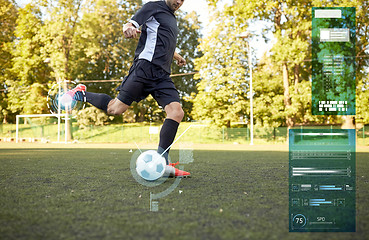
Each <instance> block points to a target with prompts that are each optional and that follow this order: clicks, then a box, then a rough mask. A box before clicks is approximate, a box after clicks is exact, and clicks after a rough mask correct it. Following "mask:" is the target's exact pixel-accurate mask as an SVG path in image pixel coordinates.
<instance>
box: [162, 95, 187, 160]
mask: <svg viewBox="0 0 369 240" xmlns="http://www.w3.org/2000/svg"><path fill="white" fill-rule="evenodd" d="M164 110H165V112H166V114H167V117H166V119H165V120H164V123H163V126H162V127H161V131H160V141H159V147H158V152H159V153H160V154H161V153H163V152H164V151H165V153H164V155H163V156H164V157H165V159H166V160H167V164H169V161H168V154H169V149H168V148H169V146H170V145H171V144H172V143H173V141H174V138H175V136H176V134H177V130H178V126H179V123H180V122H181V121H182V118H183V116H184V112H183V110H182V107H181V104H180V103H179V102H171V103H169V104H167V105H166V106H165V107H164Z"/></svg>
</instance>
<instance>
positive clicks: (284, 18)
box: [194, 0, 369, 127]
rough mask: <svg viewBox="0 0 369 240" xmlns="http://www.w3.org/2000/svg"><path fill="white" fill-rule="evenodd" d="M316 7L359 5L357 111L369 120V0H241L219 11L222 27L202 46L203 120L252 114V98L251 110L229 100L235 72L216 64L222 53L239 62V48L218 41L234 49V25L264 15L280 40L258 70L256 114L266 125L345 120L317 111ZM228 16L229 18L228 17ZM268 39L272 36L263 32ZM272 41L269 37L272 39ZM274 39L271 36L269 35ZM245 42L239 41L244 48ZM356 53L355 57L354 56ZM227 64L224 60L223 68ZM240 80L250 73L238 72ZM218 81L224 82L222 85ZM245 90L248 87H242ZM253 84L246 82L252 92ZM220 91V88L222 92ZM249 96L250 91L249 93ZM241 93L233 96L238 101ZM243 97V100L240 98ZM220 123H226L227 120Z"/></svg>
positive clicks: (238, 27)
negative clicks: (313, 29)
mask: <svg viewBox="0 0 369 240" xmlns="http://www.w3.org/2000/svg"><path fill="white" fill-rule="evenodd" d="M219 2H220V1H218V0H209V1H208V3H209V4H210V5H211V6H217V5H218V6H219ZM312 6H344V7H351V6H355V7H356V10H357V11H356V14H357V15H356V16H357V17H356V20H357V33H356V36H357V45H356V49H357V50H356V53H357V58H356V63H357V83H358V84H357V86H358V99H357V100H358V101H362V103H357V112H358V114H359V116H360V118H361V119H363V120H364V119H367V118H366V117H365V116H366V114H365V113H366V112H369V107H368V104H365V102H366V100H365V99H366V97H367V94H368V93H367V92H368V91H367V90H366V89H367V85H366V83H365V81H364V78H365V76H366V74H367V72H366V71H365V68H367V66H368V64H369V62H368V61H369V58H368V52H369V51H368V49H369V43H368V41H369V39H368V37H367V36H368V34H369V27H368V24H367V22H368V16H369V14H368V9H369V8H368V2H367V1H363V0H354V1H347V0H341V1H328V2H322V1H318V0H317V1H308V0H299V1H292V0H287V1H283V2H278V1H254V0H253V1H247V2H245V1H243V0H235V1H233V3H232V4H231V5H230V6H225V7H224V9H223V10H222V11H221V13H220V14H219V15H215V17H214V18H213V22H214V24H216V26H217V27H216V30H215V31H213V32H212V33H211V34H210V36H209V38H208V39H205V40H204V41H203V42H202V43H201V45H200V49H201V50H202V51H203V52H204V57H202V58H200V59H199V60H198V62H197V65H196V67H197V68H198V69H199V70H200V69H201V70H200V77H201V83H200V84H198V87H199V94H198V95H197V96H196V98H195V100H194V101H195V103H194V105H195V111H196V112H197V116H198V117H199V118H201V119H208V120H211V121H213V122H218V124H219V122H223V123H222V124H223V125H224V124H225V123H226V122H227V121H234V120H237V117H236V116H237V115H239V114H240V113H242V114H247V113H248V107H247V104H248V103H247V102H242V101H241V104H242V106H243V107H246V109H243V110H241V111H240V112H237V110H238V109H237V108H236V106H237V104H236V102H234V103H233V102H232V104H231V105H229V107H228V108H227V107H225V106H227V101H225V99H229V98H227V96H228V97H229V96H232V94H233V93H232V87H231V86H232V84H229V83H227V80H229V81H230V82H231V83H233V82H234V80H233V78H232V77H234V76H235V75H234V74H232V75H229V76H227V77H225V79H223V80H221V79H222V78H221V77H220V76H219V74H217V73H220V72H221V71H220V70H219V69H216V67H215V65H214V62H215V61H217V60H218V59H219V58H220V57H219V56H222V57H223V58H224V59H227V60H226V62H227V63H229V64H233V65H234V66H237V65H235V63H234V62H232V59H234V58H237V53H234V52H231V51H228V49H227V48H222V47H220V46H221V45H216V44H215V43H218V42H221V44H222V45H224V46H229V48H232V46H233V44H237V43H236V42H235V39H234V38H233V37H232V34H229V29H231V28H232V27H231V26H232V25H233V26H234V27H233V31H236V33H241V32H243V31H244V30H245V29H246V28H247V27H248V26H249V25H252V24H256V23H257V21H259V20H261V21H264V22H267V23H270V24H266V25H265V29H263V31H264V33H268V32H272V33H273V36H274V40H275V43H274V44H273V47H272V48H271V50H270V52H268V53H267V54H266V55H265V56H264V58H263V59H261V60H260V61H259V62H258V63H257V64H256V68H255V71H254V78H253V82H254V85H255V88H254V117H255V120H256V123H257V124H259V125H265V126H274V127H277V126H281V125H283V126H288V127H292V126H293V125H294V124H310V123H319V124H320V123H332V122H335V123H339V122H340V121H341V120H340V118H339V117H337V116H314V115H312V113H311V83H310V75H311V18H312V16H311V7H312ZM222 16H223V17H222ZM217 32H225V33H226V34H228V35H229V36H228V37H227V38H221V37H219V34H218V33H217ZM263 37H264V38H265V39H267V36H266V35H265V36H263ZM267 40H268V39H267ZM269 40H270V39H269ZM242 46H243V45H241V44H240V43H238V47H239V48H242ZM353 57H354V56H353ZM225 66H226V64H224V66H223V68H222V69H224V67H225ZM238 78H239V79H243V78H244V77H241V76H238ZM217 82H218V84H216V83H217ZM219 82H223V83H226V84H225V85H224V86H227V87H225V88H223V89H224V93H223V94H221V93H220V92H221V91H222V90H223V89H221V88H219V89H217V88H215V91H214V90H213V91H211V87H212V85H215V86H222V85H221V84H219ZM241 89H242V88H241ZM247 89H248V87H247V86H246V91H247ZM219 90H220V92H219ZM244 94H245V95H246V94H247V93H246V92H244ZM217 96H221V97H217ZM235 99H236V98H233V100H235ZM237 101H239V100H238V99H237ZM222 124H220V125H222Z"/></svg>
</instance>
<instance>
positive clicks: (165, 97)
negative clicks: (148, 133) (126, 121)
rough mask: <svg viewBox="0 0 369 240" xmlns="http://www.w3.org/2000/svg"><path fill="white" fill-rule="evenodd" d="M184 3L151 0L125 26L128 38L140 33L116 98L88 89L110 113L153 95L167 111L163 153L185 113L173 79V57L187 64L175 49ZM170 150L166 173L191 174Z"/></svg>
mask: <svg viewBox="0 0 369 240" xmlns="http://www.w3.org/2000/svg"><path fill="white" fill-rule="evenodd" d="M183 2H184V0H163V1H156V2H148V3H146V4H145V5H143V6H142V8H141V9H140V10H138V11H137V12H136V13H135V14H134V16H133V17H132V18H131V20H130V21H129V22H128V23H126V24H125V25H124V26H123V33H124V36H125V37H126V38H136V37H137V36H138V35H139V34H141V35H140V38H139V41H138V45H137V48H136V52H135V58H134V61H133V64H132V66H131V68H130V70H129V73H128V75H127V76H126V77H125V78H124V80H123V82H122V83H121V85H120V86H119V87H118V88H117V90H118V91H119V93H118V96H117V97H116V98H115V99H112V98H111V97H110V96H109V95H107V94H101V93H92V92H85V97H86V101H87V102H89V103H91V104H92V105H93V106H95V107H97V108H99V109H102V110H104V111H105V112H107V113H108V114H111V115H120V114H122V113H124V112H125V111H126V110H127V109H128V108H129V106H130V105H131V104H132V102H133V101H136V102H139V101H141V100H143V99H145V98H146V97H147V96H148V95H149V94H151V95H152V96H153V98H154V99H155V100H156V101H157V103H158V104H159V105H160V106H161V107H163V109H164V111H165V112H166V119H165V121H164V123H163V126H162V128H161V131H160V141H159V147H158V153H160V154H162V153H163V152H164V151H165V150H167V148H168V147H169V146H170V145H171V144H172V143H173V141H174V138H175V136H176V133H177V129H178V126H179V123H180V122H181V121H182V118H183V115H184V113H183V110H182V107H181V104H180V99H179V94H178V91H177V90H176V88H175V86H174V83H173V81H172V79H171V78H170V72H171V71H170V66H171V63H172V60H173V58H174V59H175V60H176V62H177V64H178V65H179V66H183V65H185V64H186V60H185V59H184V58H183V57H182V56H180V55H179V54H178V53H176V52H175V48H176V44H177V35H178V27H177V20H176V17H175V15H174V12H175V11H176V10H178V9H179V8H180V7H181V6H182V4H183ZM139 27H141V30H139ZM77 91H86V86H84V85H82V84H80V85H78V86H77V87H76V88H74V89H72V90H71V91H69V92H68V93H67V94H69V95H71V96H74V94H75V93H76V92H77ZM168 151H169V150H168ZM168 151H166V152H165V153H164V155H163V156H164V157H165V159H166V161H167V166H166V169H165V175H167V176H172V177H187V176H190V173H189V172H185V171H181V170H179V169H177V168H175V166H176V165H177V164H178V163H175V164H173V163H170V162H169V161H168Z"/></svg>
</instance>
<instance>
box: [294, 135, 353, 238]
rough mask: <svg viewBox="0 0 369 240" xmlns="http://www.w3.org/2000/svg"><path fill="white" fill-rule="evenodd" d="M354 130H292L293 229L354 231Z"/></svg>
mask: <svg viewBox="0 0 369 240" xmlns="http://www.w3.org/2000/svg"><path fill="white" fill-rule="evenodd" d="M355 142H356V141H355V130H354V129H348V130H345V129H327V130H322V129H319V130H312V129H309V130H300V129H293V130H290V131H289V230H290V232H354V231H355V228H356V227H355V226H356V221H355V216H356V214H355V209H356V208H355V202H356V198H355V187H356V184H355V183H356V182H355V175H356V174H355V172H356V171H355V161H356V160H355V159H356V158H355V155H356V154H355Z"/></svg>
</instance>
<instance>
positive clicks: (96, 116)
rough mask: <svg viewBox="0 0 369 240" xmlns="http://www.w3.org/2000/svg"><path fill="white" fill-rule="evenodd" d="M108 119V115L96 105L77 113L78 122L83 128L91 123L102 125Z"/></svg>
mask: <svg viewBox="0 0 369 240" xmlns="http://www.w3.org/2000/svg"><path fill="white" fill-rule="evenodd" d="M108 120H109V117H108V115H106V113H105V112H104V111H102V110H100V109H97V108H95V107H87V108H85V109H82V110H80V111H78V113H77V124H78V126H79V128H81V129H85V128H87V127H88V126H90V125H95V126H102V125H104V123H106V122H107V121H108Z"/></svg>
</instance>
